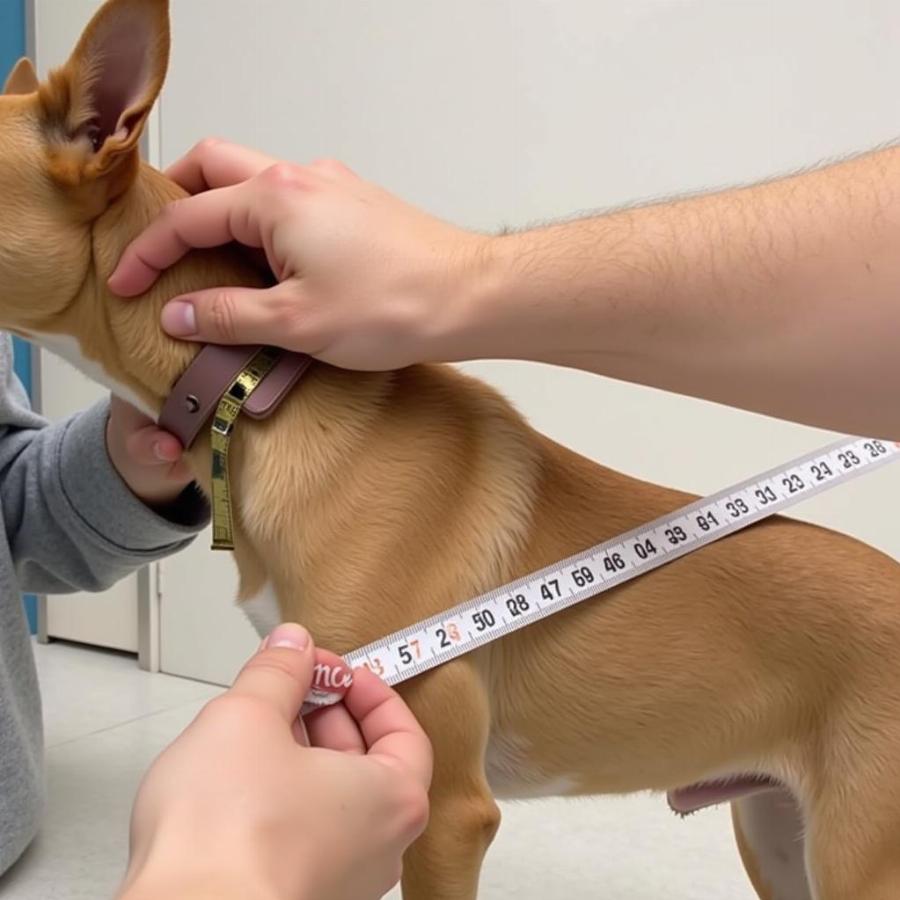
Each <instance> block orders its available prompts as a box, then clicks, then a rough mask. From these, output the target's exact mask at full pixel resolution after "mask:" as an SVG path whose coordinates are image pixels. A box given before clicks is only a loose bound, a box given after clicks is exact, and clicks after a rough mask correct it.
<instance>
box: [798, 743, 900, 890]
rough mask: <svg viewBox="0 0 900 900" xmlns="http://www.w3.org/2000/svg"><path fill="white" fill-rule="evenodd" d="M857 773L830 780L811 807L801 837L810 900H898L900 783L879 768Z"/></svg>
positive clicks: (899, 879)
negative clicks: (875, 774) (803, 837)
mask: <svg viewBox="0 0 900 900" xmlns="http://www.w3.org/2000/svg"><path fill="white" fill-rule="evenodd" d="M895 746H896V745H895ZM884 749H885V750H886V751H887V752H888V753H890V748H884ZM860 774H861V773H860V772H859V771H856V772H854V773H853V775H854V777H853V778H852V780H850V782H849V783H848V782H846V781H844V780H843V779H842V780H840V781H838V779H833V780H832V781H831V782H830V783H828V784H827V785H826V786H825V787H824V789H823V790H821V791H820V792H818V796H817V797H816V799H815V801H814V803H813V804H812V808H811V810H810V814H809V819H808V827H807V838H806V839H807V844H808V847H807V865H808V868H809V872H810V880H811V881H812V883H813V885H814V892H813V896H814V897H815V900H897V898H900V783H898V782H897V780H896V779H895V780H894V781H893V782H891V780H890V778H889V777H888V776H886V774H885V772H884V769H882V771H881V772H880V773H879V775H878V777H872V778H867V779H864V778H863V777H860ZM864 781H865V782H866V789H864V788H863V782H864Z"/></svg>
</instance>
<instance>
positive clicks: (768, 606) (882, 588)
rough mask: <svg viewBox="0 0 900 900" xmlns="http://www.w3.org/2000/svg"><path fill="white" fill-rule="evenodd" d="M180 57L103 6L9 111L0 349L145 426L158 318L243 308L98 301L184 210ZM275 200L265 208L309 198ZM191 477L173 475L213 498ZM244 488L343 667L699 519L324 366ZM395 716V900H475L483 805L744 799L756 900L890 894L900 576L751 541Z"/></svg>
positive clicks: (774, 526)
mask: <svg viewBox="0 0 900 900" xmlns="http://www.w3.org/2000/svg"><path fill="white" fill-rule="evenodd" d="M168 40H169V38H168V21H167V3H166V0H110V2H108V3H107V4H106V6H104V7H103V9H101V11H100V12H99V13H98V14H97V16H96V17H95V19H94V20H93V21H92V22H91V24H90V25H89V26H88V28H87V30H86V31H85V34H84V36H83V37H82V39H81V41H80V43H79V45H78V47H77V48H76V49H75V51H74V53H73V55H72V57H71V59H70V60H69V62H68V63H67V64H66V65H65V66H64V67H63V68H62V69H61V70H59V71H57V72H55V73H53V74H51V75H50V77H49V79H48V80H47V82H45V83H43V84H38V81H37V78H36V76H35V74H34V71H33V69H32V68H31V67H30V65H29V64H28V63H27V62H23V63H21V64H20V65H19V66H18V67H17V68H16V70H15V72H14V73H13V75H12V76H11V77H10V80H9V83H8V84H7V95H6V96H4V97H2V98H0V197H2V198H3V199H2V206H0V325H2V326H4V327H6V328H8V329H10V330H12V331H14V332H16V333H18V334H21V335H24V336H26V337H29V338H32V339H34V340H37V341H38V342H40V343H43V344H44V345H46V346H48V347H50V348H51V349H55V350H56V351H58V352H60V353H63V354H65V355H67V356H68V357H69V358H75V359H77V360H78V362H79V364H80V365H81V367H82V368H83V369H84V370H85V371H86V372H88V374H90V375H92V376H93V377H95V378H97V379H98V380H100V381H102V382H104V383H106V384H108V385H110V386H112V388H113V390H115V391H116V392H118V393H120V394H121V395H123V396H125V397H126V398H129V399H131V400H133V401H134V402H136V403H138V404H139V405H140V406H142V407H143V408H145V409H147V410H149V411H151V412H152V413H154V414H156V413H158V412H159V410H160V408H161V406H162V403H163V400H164V398H165V397H166V395H167V393H168V392H169V390H170V388H171V386H172V384H173V382H174V381H175V379H176V378H177V377H178V376H179V375H180V373H181V372H182V371H183V370H184V369H185V367H186V366H187V364H188V363H189V361H190V359H191V358H192V356H193V354H194V353H195V349H196V348H194V347H193V346H190V345H185V344H181V343H177V342H175V341H172V340H170V339H168V338H167V337H166V336H165V335H164V334H163V333H162V332H161V331H160V329H159V327H158V321H159V311H160V308H161V306H162V304H163V302H164V300H165V299H166V298H168V297H171V296H173V295H175V294H181V293H185V292H187V291H190V290H197V289H201V288H204V287H209V286H212V285H215V284H222V283H230V284H236V283H240V284H249V285H258V284H259V283H260V279H259V277H258V276H257V274H256V273H255V272H254V271H253V270H252V269H251V268H249V267H248V266H245V265H244V264H242V262H241V261H240V260H239V259H238V258H236V257H234V256H229V255H228V254H227V253H224V252H222V253H220V252H216V253H206V254H194V255H192V256H190V257H189V258H188V259H187V260H186V261H185V262H183V263H182V264H180V265H179V266H177V267H176V268H175V269H174V270H173V271H172V272H170V273H169V274H167V275H166V276H164V278H163V279H162V280H161V281H160V283H159V284H158V285H157V287H155V288H154V290H153V291H152V293H151V295H150V296H149V297H148V298H146V299H145V300H143V301H141V302H123V301H120V300H118V299H116V298H114V297H112V296H111V295H110V294H109V293H108V291H107V290H106V288H105V280H106V278H107V276H108V275H109V274H110V272H111V271H112V269H113V267H114V265H115V263H116V261H117V260H118V258H119V255H120V253H121V251H122V250H123V248H124V247H125V245H126V243H127V242H128V241H129V240H130V239H131V238H132V237H134V236H135V235H136V234H137V233H138V232H139V231H140V230H141V229H142V228H143V227H144V226H145V225H147V224H148V223H149V222H150V220H151V219H152V218H153V217H154V216H156V215H157V214H158V213H159V212H160V210H162V209H163V208H164V207H165V206H166V204H167V203H169V202H170V201H172V200H173V199H175V198H177V197H179V196H180V195H181V194H180V191H179V190H178V189H177V188H176V187H174V186H173V185H172V184H171V183H169V182H168V181H166V179H164V178H163V177H162V176H161V175H160V174H158V173H157V172H155V171H153V170H152V169H150V168H148V167H146V166H143V165H141V164H140V163H139V160H138V152H137V142H138V138H139V136H140V133H141V130H142V128H143V125H144V122H145V119H146V117H147V115H148V113H149V110H150V108H151V106H152V104H153V102H154V100H155V99H156V96H157V94H158V93H159V90H160V88H161V85H162V82H163V78H164V75H165V70H166V64H167V56H168ZM270 182H271V187H272V202H273V203H277V202H279V196H280V194H281V192H283V191H290V190H297V189H300V190H303V189H307V188H308V187H309V186H307V185H303V184H299V183H296V182H294V181H285V180H284V179H283V177H280V176H279V171H278V170H277V169H275V170H273V171H272V173H271V179H270ZM209 454H210V447H209V441H208V439H207V438H206V437H204V438H202V439H201V440H199V441H198V442H197V443H196V445H195V446H194V447H193V448H192V449H191V451H190V458H191V461H192V463H193V465H194V466H195V470H196V473H197V477H198V479H199V480H200V481H201V483H203V484H204V485H207V486H208V483H209ZM232 476H233V484H234V490H235V498H234V499H235V509H236V525H237V536H236V545H237V549H236V552H235V555H236V557H237V562H238V565H239V568H240V575H241V591H240V598H241V600H242V601H246V602H248V603H250V604H251V610H252V612H253V613H254V615H255V616H256V618H257V620H260V621H262V620H265V619H267V618H285V619H293V620H299V621H302V622H304V623H306V624H307V625H309V627H310V629H311V631H312V632H313V634H314V636H315V639H316V641H317V642H319V643H321V644H322V645H323V646H327V647H331V648H333V649H335V650H337V651H339V652H346V651H348V650H350V649H352V648H355V647H358V646H360V645H363V644H365V643H367V642H369V641H371V640H373V639H375V638H377V637H379V636H381V635H382V634H385V633H387V632H388V631H392V630H394V629H398V628H400V627H402V626H405V625H408V624H410V623H413V622H416V621H418V620H420V619H422V618H425V617H427V616H430V615H432V614H434V613H437V612H439V611H441V610H444V609H446V608H448V607H450V606H452V605H454V604H455V603H457V602H459V601H460V600H462V599H465V598H467V597H470V596H473V595H475V594H478V593H480V592H482V591H484V590H486V589H488V588H490V587H493V586H495V585H498V584H500V583H503V582H506V581H508V580H511V579H513V578H515V577H517V576H520V575H522V574H525V573H527V572H530V571H533V570H535V569H538V568H540V567H542V566H544V565H548V564H550V563H553V562H555V561H557V560H559V559H562V558H564V557H566V556H567V555H569V554H571V553H573V552H575V551H577V550H580V549H582V548H585V547H587V546H589V545H591V544H593V543H595V542H597V541H601V540H604V539H607V538H609V537H612V536H614V535H616V534H618V533H620V532H624V531H626V530H628V529H630V528H632V527H634V526H637V525H639V524H642V523H644V522H647V521H649V520H651V519H653V518H655V517H657V516H659V515H661V514H663V513H666V512H668V511H671V510H673V509H675V508H677V507H678V506H680V505H681V504H683V503H685V502H686V501H687V500H688V499H689V498H688V497H686V496H684V495H682V494H678V493H675V492H673V491H670V490H666V489H664V488H660V487H656V486H654V485H650V484H646V483H642V482H638V481H635V480H633V479H630V478H627V477H625V476H623V475H620V474H617V473H616V472H612V471H610V470H608V469H605V468H603V467H601V466H598V465H595V464H594V463H592V462H590V461H588V460H586V459H584V458H582V457H579V456H577V455H576V454H574V453H572V452H570V451H568V450H566V449H565V448H563V447H560V446H558V445H557V444H554V443H553V442H552V441H550V440H548V439H547V438H545V437H543V436H541V435H540V434H537V433H536V432H534V431H533V430H532V429H531V428H529V427H528V426H527V425H526V424H525V423H524V422H523V421H522V419H521V418H520V417H519V416H518V415H517V414H516V413H515V412H514V411H513V410H512V409H511V408H510V407H509V406H508V404H507V403H506V402H505V401H504V400H503V399H502V398H500V397H499V396H497V395H496V394H495V393H494V392H493V391H491V390H489V389H488V388H487V387H485V386H483V385H481V384H479V383H477V382H475V381H473V380H470V379H468V378H465V377H463V376H461V375H460V374H458V373H457V372H455V371H454V370H452V369H450V368H443V367H438V366H433V367H413V368H409V369H405V370H403V371H400V372H393V373H387V374H358V373H351V372H345V371H340V370H337V369H334V368H330V367H328V366H325V365H316V366H315V367H314V368H313V370H312V371H311V373H310V374H309V375H308V376H307V377H306V379H305V380H304V381H303V382H302V383H301V385H300V386H299V387H298V388H296V389H295V390H294V391H293V393H292V394H291V396H290V397H289V398H288V399H287V400H286V401H285V403H284V404H283V406H282V407H281V409H280V410H279V412H278V413H277V414H276V416H275V417H274V418H273V419H270V420H267V421H265V422H252V421H249V420H248V421H242V423H241V425H240V427H239V428H238V430H237V434H236V437H235V446H234V451H233V464H232ZM336 547H340V559H341V560H352V562H350V563H346V562H344V563H342V565H341V566H337V565H336V563H335V560H336V552H335V548H336ZM401 554H402V556H403V559H404V561H405V563H406V564H405V565H404V566H402V567H398V566H397V565H396V559H397V558H398V557H399V556H400V555H401ZM275 602H277V608H275V607H274V606H273V605H271V604H274V603H275ZM267 604H270V608H267ZM403 693H404V695H405V697H406V699H407V700H408V702H409V703H410V705H411V706H412V708H413V710H414V711H415V713H416V714H417V716H418V717H419V719H420V720H421V722H422V723H423V725H424V726H425V728H426V729H427V731H428V733H429V735H430V736H431V739H432V741H433V742H434V746H435V751H436V770H435V778H434V785H433V790H432V797H431V799H432V817H431V823H430V825H429V828H428V830H427V832H426V834H425V835H424V837H423V838H422V839H421V840H420V841H419V842H418V843H417V844H416V845H415V846H414V847H413V849H412V850H411V851H410V853H409V855H408V859H407V861H406V867H405V874H404V878H403V887H404V895H405V896H406V897H407V898H410V900H471V898H473V897H475V895H476V892H477V883H478V873H479V867H480V864H481V860H482V856H483V854H484V852H485V850H486V848H487V846H488V844H489V843H490V841H491V838H492V836H493V835H494V832H495V831H496V829H497V826H498V824H499V818H500V816H499V812H498V810H497V806H496V805H495V803H494V796H501V797H502V796H529V795H531V796H534V795H539V794H549V793H558V794H565V795H575V794H592V793H606V792H628V791H640V790H648V789H650V790H657V791H670V792H671V793H670V799H671V802H672V804H673V806H674V807H675V808H676V809H678V810H681V811H688V810H690V809H693V808H697V807H699V806H702V805H706V804H708V803H712V802H720V801H722V800H724V799H730V800H732V802H733V809H734V821H735V828H736V833H737V837H738V842H739V845H740V848H741V852H742V854H743V857H744V860H745V863H746V867H747V870H748V872H749V874H750V877H751V879H752V880H753V883H754V885H755V886H756V889H757V892H758V893H759V895H760V897H763V898H768V900H774V898H778V900H810V898H817V900H896V898H897V897H900V765H898V757H900V569H898V566H897V564H896V563H895V562H894V561H893V560H891V559H889V558H887V557H886V556H884V555H882V554H880V553H878V552H876V551H874V550H872V549H870V548H868V547H866V546H864V545H862V544H860V543H858V542H856V541H854V540H851V539H849V538H846V537H843V536H840V535H837V534H833V533H830V532H828V531H825V530H823V529H819V528H815V527H811V526H806V525H801V524H798V523H794V522H791V521H788V520H784V519H777V520H769V521H767V522H765V523H763V524H760V525H757V526H754V527H752V528H750V529H748V530H746V531H744V532H742V533H740V534H737V535H735V536H733V537H731V538H729V539H727V540H725V541H722V542H720V543H717V544H715V545H713V546H710V547H707V548H705V549H703V550H700V551H698V552H696V553H693V554H691V555H689V556H687V557H685V558H683V559H681V560H679V561H677V562H674V563H672V564H671V565H669V566H666V567H664V568H662V569H660V570H658V571H657V572H655V573H653V574H651V575H649V576H647V577H644V578H642V579H639V580H637V581H634V582H631V583H629V584H627V585H625V586H622V587H619V588H617V589H615V590H614V591H612V592H611V593H610V594H609V595H607V597H605V598H604V599H603V600H602V601H598V602H595V603H588V604H584V605H581V606H578V607H576V608H573V609H570V610H568V611H566V612H563V613H560V614H558V615H556V616H554V617H552V618H550V619H548V620H545V621H543V622H541V623H540V624H537V625H534V626H532V627H530V628H528V629H525V630H524V631H521V632H518V633H516V634H514V635H512V636H510V637H507V638H505V639H503V640H501V641H499V642H497V643H494V644H492V645H489V646H487V647H484V648H482V649H479V650H478V651H476V652H473V653H471V654H470V655H468V656H466V657H464V658H462V659H460V660H458V661H456V662H453V663H450V664H448V665H446V666H444V667H442V668H440V669H438V670H436V671H434V672H432V673H429V674H428V675H425V676H423V677H421V678H419V679H417V680H415V681H414V682H412V683H411V684H409V685H408V686H406V687H405V688H404V691H403Z"/></svg>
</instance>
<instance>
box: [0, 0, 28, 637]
mask: <svg viewBox="0 0 900 900" xmlns="http://www.w3.org/2000/svg"><path fill="white" fill-rule="evenodd" d="M24 55H25V0H0V83H2V82H3V81H5V80H6V76H7V75H8V74H9V70H10V69H11V68H12V67H13V65H15V62H16V60H17V59H18V58H19V57H20V56H24ZM14 344H15V354H16V374H17V375H18V376H19V379H20V380H21V382H22V384H24V385H25V390H27V391H28V395H29V396H31V350H30V348H29V347H28V344H26V343H25V342H24V341H20V340H19V339H18V338H16V339H15V340H14ZM25 611H26V612H27V613H28V624H29V625H30V626H31V633H32V634H34V633H35V632H36V631H37V599H36V598H35V597H32V596H31V595H28V596H26V597H25Z"/></svg>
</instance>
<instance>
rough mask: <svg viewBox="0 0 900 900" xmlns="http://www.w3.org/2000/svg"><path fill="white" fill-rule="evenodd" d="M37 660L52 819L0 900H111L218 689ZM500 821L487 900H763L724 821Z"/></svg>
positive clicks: (649, 803) (609, 804)
mask: <svg viewBox="0 0 900 900" xmlns="http://www.w3.org/2000/svg"><path fill="white" fill-rule="evenodd" d="M35 650H36V653H37V659H38V668H39V670H40V673H41V680H42V684H43V691H44V712H45V720H46V727H47V776H48V785H49V808H48V810H47V817H46V821H45V824H44V828H43V831H42V833H41V835H40V837H39V839H38V841H37V842H36V843H35V845H34V846H33V847H32V848H31V850H30V851H29V852H28V853H27V854H26V856H25V858H24V859H23V860H22V861H21V862H20V863H19V864H18V865H17V866H15V867H14V868H13V870H12V872H10V873H9V875H8V876H7V877H6V878H5V879H3V880H0V896H2V897H3V898H4V900H5V898H11V900H82V898H83V900H97V898H103V897H110V896H111V895H112V893H113V891H114V888H115V885H116V883H117V880H118V878H119V876H120V874H121V872H122V867H123V861H124V859H125V852H126V841H127V822H128V812H129V808H130V804H131V798H132V795H133V793H134V790H135V787H136V785H137V782H138V780H139V779H140V776H141V773H142V772H143V771H144V769H145V768H146V766H147V765H148V764H149V762H150V761H151V759H152V758H153V757H154V756H155V755H156V754H157V753H158V752H159V750H160V749H161V748H162V747H163V746H164V745H165V744H166V743H167V742H168V741H169V740H171V739H172V738H173V737H174V736H175V735H176V734H177V733H178V731H179V730H180V729H181V728H183V727H184V725H185V724H187V722H188V721H189V720H190V719H191V718H192V716H193V715H194V714H195V712H196V711H197V709H199V707H200V706H201V705H202V704H203V702H204V701H205V700H207V699H208V698H210V697H212V696H213V695H215V694H216V693H217V691H218V689H217V688H214V687H211V686H209V685H204V684H200V683H198V682H194V681H187V680H185V679H180V678H171V677H168V676H165V675H149V674H147V673H145V672H141V671H140V670H138V668H137V665H136V663H135V662H134V660H133V659H130V658H128V657H123V656H117V655H114V654H107V653H103V652H98V651H91V650H87V649H84V648H80V647H72V646H66V645H63V644H51V645H50V646H47V647H42V646H37V647H36V648H35ZM503 815H504V823H503V826H502V827H501V830H500V835H499V836H498V838H497V840H496V842H495V844H494V846H493V847H492V849H491V852H490V854H489V856H488V860H487V863H486V865H485V869H484V876H483V880H482V890H481V894H480V896H481V897H482V898H486V900H501V898H516V900H529V898H541V900H545V898H553V900H555V898H562V897H565V898H566V900H588V898H590V900H597V898H604V900H625V898H627V900H659V898H660V897H666V898H667V900H711V898H713V900H753V898H754V894H753V892H752V891H751V890H750V888H749V887H748V885H747V883H746V881H745V879H744V877H743V874H742V872H741V869H740V865H739V863H738V859H737V853H736V851H735V850H734V847H733V844H732V841H731V834H730V826H729V821H728V814H727V812H726V811H725V810H716V811H713V812H709V813H704V814H701V815H698V816H694V817H692V818H691V819H689V820H687V821H684V822H683V821H680V820H678V819H676V818H675V817H674V816H672V815H671V814H670V813H669V812H668V811H667V810H666V807H665V803H664V802H663V801H662V799H661V798H659V797H630V798H624V799H619V798H604V799H598V800H581V801H563V800H560V801H541V802H531V803H522V804H509V805H505V806H504V808H503ZM390 898H391V900H396V898H399V893H396V894H391V895H390ZM348 900H352V898H348Z"/></svg>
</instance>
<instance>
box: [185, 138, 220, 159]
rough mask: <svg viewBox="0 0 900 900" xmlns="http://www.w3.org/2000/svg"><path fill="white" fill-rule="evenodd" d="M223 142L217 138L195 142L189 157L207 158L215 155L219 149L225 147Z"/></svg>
mask: <svg viewBox="0 0 900 900" xmlns="http://www.w3.org/2000/svg"><path fill="white" fill-rule="evenodd" d="M225 143H226V142H225V141H223V140H222V138H219V137H205V138H203V140H201V141H197V143H196V144H194V146H193V147H192V148H191V151H190V155H191V156H208V155H209V154H210V153H215V152H216V151H217V150H218V149H219V148H220V147H222V146H224V145H225Z"/></svg>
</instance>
